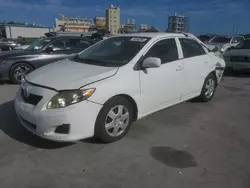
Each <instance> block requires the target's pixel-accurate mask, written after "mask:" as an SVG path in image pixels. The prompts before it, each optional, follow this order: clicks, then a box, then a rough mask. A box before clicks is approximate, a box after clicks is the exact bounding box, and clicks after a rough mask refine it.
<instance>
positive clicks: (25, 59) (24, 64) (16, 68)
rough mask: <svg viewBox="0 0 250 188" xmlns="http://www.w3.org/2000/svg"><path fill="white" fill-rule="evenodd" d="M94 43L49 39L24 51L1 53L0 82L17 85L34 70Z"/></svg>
mask: <svg viewBox="0 0 250 188" xmlns="http://www.w3.org/2000/svg"><path fill="white" fill-rule="evenodd" d="M94 43H95V41H93V40H92V41H91V40H85V39H83V38H82V37H51V38H46V39H41V40H37V41H35V42H34V43H32V44H31V45H30V46H29V47H28V48H26V49H24V50H16V51H11V52H5V53H1V54H0V80H11V81H12V82H13V83H17V84H19V83H21V80H22V78H23V76H24V75H26V74H28V73H29V72H31V71H33V70H34V69H37V68H39V67H41V66H44V65H47V64H49V63H52V62H55V61H58V60H61V59H64V58H68V57H70V56H71V55H72V54H76V53H78V52H80V51H82V50H84V49H86V48H88V47H89V46H91V45H92V44H94Z"/></svg>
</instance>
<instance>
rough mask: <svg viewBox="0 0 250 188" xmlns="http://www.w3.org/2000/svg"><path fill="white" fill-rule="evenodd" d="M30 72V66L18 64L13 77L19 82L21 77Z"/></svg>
mask: <svg viewBox="0 0 250 188" xmlns="http://www.w3.org/2000/svg"><path fill="white" fill-rule="evenodd" d="M29 72H30V68H29V67H27V66H25V65H22V66H19V67H17V68H16V69H15V71H14V77H15V79H16V80H17V81H19V82H21V81H22V79H23V77H24V76H25V75H26V74H28V73H29Z"/></svg>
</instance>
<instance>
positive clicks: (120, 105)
mask: <svg viewBox="0 0 250 188" xmlns="http://www.w3.org/2000/svg"><path fill="white" fill-rule="evenodd" d="M133 112H134V110H133V108H132V105H131V104H130V102H129V101H127V100H126V99H125V98H123V97H115V98H113V99H111V100H110V101H108V102H107V103H106V104H104V106H103V108H102V110H101V111H100V113H99V115H98V117H97V120H96V125H95V137H96V138H98V139H100V140H101V141H102V142H106V143H109V142H114V141H117V140H120V139H121V138H123V137H124V136H125V135H126V134H127V132H128V130H129V128H130V126H131V124H132V120H133Z"/></svg>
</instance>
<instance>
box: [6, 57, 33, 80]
mask: <svg viewBox="0 0 250 188" xmlns="http://www.w3.org/2000/svg"><path fill="white" fill-rule="evenodd" d="M21 63H25V64H27V65H30V66H31V67H32V68H33V70H35V69H36V68H35V66H34V65H32V64H31V63H29V62H27V61H17V62H15V63H13V64H12V65H11V66H10V68H9V79H11V69H12V68H13V67H14V66H15V65H17V64H21Z"/></svg>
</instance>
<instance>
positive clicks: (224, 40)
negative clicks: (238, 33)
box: [210, 37, 231, 43]
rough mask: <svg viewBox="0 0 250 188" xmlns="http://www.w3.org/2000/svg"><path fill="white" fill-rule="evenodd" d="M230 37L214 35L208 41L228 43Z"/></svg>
mask: <svg viewBox="0 0 250 188" xmlns="http://www.w3.org/2000/svg"><path fill="white" fill-rule="evenodd" d="M230 40H231V38H230V37H214V38H212V39H211V40H210V43H230Z"/></svg>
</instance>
